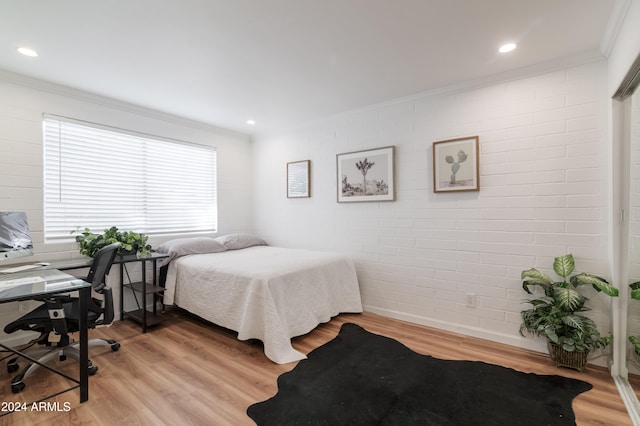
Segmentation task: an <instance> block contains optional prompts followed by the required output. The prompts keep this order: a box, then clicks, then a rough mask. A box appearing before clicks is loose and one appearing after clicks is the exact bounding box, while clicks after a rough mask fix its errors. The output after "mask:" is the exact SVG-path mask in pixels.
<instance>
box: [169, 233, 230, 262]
mask: <svg viewBox="0 0 640 426" xmlns="http://www.w3.org/2000/svg"><path fill="white" fill-rule="evenodd" d="M225 250H227V248H226V247H225V246H224V245H223V244H222V243H221V242H219V241H216V239H214V238H210V237H191V238H176V239H173V240H169V241H166V242H164V243H162V244H161V245H159V246H158V247H157V248H156V251H157V252H158V253H163V254H168V255H169V257H168V258H166V259H162V261H161V262H160V265H161V266H164V265H166V264H168V263H169V262H171V261H172V260H173V259H176V258H178V257H181V256H186V255H188V254H202V253H219V252H221V251H225Z"/></svg>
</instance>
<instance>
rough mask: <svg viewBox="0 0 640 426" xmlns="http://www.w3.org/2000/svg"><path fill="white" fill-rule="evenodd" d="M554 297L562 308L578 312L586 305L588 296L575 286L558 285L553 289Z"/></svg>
mask: <svg viewBox="0 0 640 426" xmlns="http://www.w3.org/2000/svg"><path fill="white" fill-rule="evenodd" d="M553 297H554V299H555V301H556V303H557V304H558V307H560V309H564V310H567V311H570V312H576V311H577V310H579V309H580V308H582V307H583V306H584V302H586V300H587V299H586V298H585V297H584V296H583V295H581V294H580V293H578V292H577V291H576V289H575V288H573V287H556V288H554V289H553Z"/></svg>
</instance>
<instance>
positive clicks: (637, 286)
mask: <svg viewBox="0 0 640 426" xmlns="http://www.w3.org/2000/svg"><path fill="white" fill-rule="evenodd" d="M629 288H630V289H631V299H633V300H640V281H636V282H634V283H632V284H629ZM629 342H631V345H632V346H633V351H634V352H635V353H636V355H638V356H640V337H638V336H629Z"/></svg>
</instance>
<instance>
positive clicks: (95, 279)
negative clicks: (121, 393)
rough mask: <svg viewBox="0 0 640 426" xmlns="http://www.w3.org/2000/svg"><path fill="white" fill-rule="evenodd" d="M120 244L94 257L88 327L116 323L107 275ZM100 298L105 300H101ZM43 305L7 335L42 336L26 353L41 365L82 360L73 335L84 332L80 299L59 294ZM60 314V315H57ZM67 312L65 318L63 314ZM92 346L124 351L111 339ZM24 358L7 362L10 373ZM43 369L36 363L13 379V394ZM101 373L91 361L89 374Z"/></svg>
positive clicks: (12, 325)
mask: <svg viewBox="0 0 640 426" xmlns="http://www.w3.org/2000/svg"><path fill="white" fill-rule="evenodd" d="M119 247H120V243H113V244H110V245H108V246H106V247H103V248H102V249H100V250H98V252H97V253H96V254H95V255H94V257H93V262H92V264H91V268H90V269H89V274H88V275H87V276H86V277H84V278H82V279H83V280H85V281H87V282H89V283H91V286H92V289H93V293H94V294H92V297H91V298H90V300H89V304H88V314H87V326H88V327H89V328H96V327H97V326H101V325H108V324H111V322H113V317H114V308H113V294H112V291H111V287H109V286H107V285H106V283H105V276H106V275H107V274H108V273H109V270H110V269H111V265H112V264H113V260H114V258H115V256H116V252H117V251H118V248H119ZM98 296H100V297H101V299H100V298H98ZM44 302H45V303H43V304H42V305H40V306H38V307H37V308H36V309H34V310H33V311H31V312H29V313H28V314H26V315H24V316H23V317H21V318H19V319H17V320H15V321H13V322H12V323H10V324H8V325H7V326H6V327H5V328H4V332H5V333H7V334H10V333H14V332H16V331H18V330H26V331H35V332H38V333H40V336H39V337H37V338H36V339H34V340H33V342H35V343H38V344H39V345H41V347H38V348H36V349H33V350H30V351H27V352H26V354H27V355H29V356H30V357H32V358H34V359H37V360H38V362H41V363H43V364H46V363H47V362H49V361H51V360H52V359H55V358H56V357H59V359H60V360H61V361H63V360H65V359H66V358H67V356H70V357H71V358H73V359H75V360H79V359H80V344H79V343H78V342H73V341H72V339H71V338H70V336H69V333H73V332H76V331H79V329H80V300H79V299H78V298H77V297H71V296H69V295H55V296H52V297H50V298H47V299H45V301H44ZM56 312H57V313H58V316H56V314H54V313H56ZM60 312H64V316H62V315H59V313H60ZM88 345H89V346H98V345H108V346H111V350H113V351H117V350H118V349H120V344H119V343H118V342H116V341H115V340H111V339H91V340H89V342H88ZM20 359H23V358H21V357H16V358H13V359H11V360H9V362H8V363H7V371H8V372H9V373H13V372H16V371H18V369H19V367H18V361H20ZM38 367H40V365H39V364H36V363H32V364H29V365H28V366H27V367H25V369H24V370H22V372H21V373H20V374H18V375H17V376H15V377H14V378H13V379H12V380H11V391H12V392H13V393H18V392H20V391H21V390H22V389H24V387H25V384H24V379H26V378H27V377H28V376H30V375H31V374H32V373H33V372H34V371H36V370H37V369H38ZM97 371H98V367H97V366H96V365H94V364H93V363H92V362H91V361H89V374H90V375H93V374H95V373H96V372H97Z"/></svg>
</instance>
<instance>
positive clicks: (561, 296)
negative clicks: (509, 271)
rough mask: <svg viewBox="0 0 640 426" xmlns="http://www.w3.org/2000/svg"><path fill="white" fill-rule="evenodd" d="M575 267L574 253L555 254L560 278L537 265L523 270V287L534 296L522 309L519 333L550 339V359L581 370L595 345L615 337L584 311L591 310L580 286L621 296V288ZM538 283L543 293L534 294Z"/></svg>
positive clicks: (555, 265) (557, 272) (597, 346)
mask: <svg viewBox="0 0 640 426" xmlns="http://www.w3.org/2000/svg"><path fill="white" fill-rule="evenodd" d="M574 269H575V261H574V259H573V255H571V254H567V255H564V256H560V257H556V258H555V259H554V261H553V270H554V272H555V273H556V274H557V275H558V276H559V277H560V278H561V280H560V281H556V280H553V279H552V278H551V277H549V276H548V275H546V274H544V273H542V272H540V271H538V270H537V269H535V268H532V269H527V270H526V271H522V280H523V281H522V288H523V289H524V291H525V292H527V294H530V295H533V296H534V297H532V298H530V299H527V300H526V303H529V304H531V305H532V307H531V308H530V309H527V310H524V311H522V312H521V318H522V324H521V325H520V334H521V335H522V336H524V332H525V331H526V332H529V333H532V334H535V335H538V336H544V337H545V338H546V339H547V346H548V348H549V354H550V355H551V359H552V360H553V361H554V362H555V364H556V366H563V367H570V368H575V369H577V370H580V371H582V370H583V369H584V367H585V366H586V364H587V355H588V354H589V352H590V351H591V350H592V349H596V348H604V347H605V346H607V345H608V344H609V343H611V341H612V340H613V335H612V334H611V333H608V334H607V335H606V336H601V335H600V332H599V331H598V327H597V325H596V323H595V322H594V321H593V320H592V319H591V318H589V317H587V316H585V315H583V314H582V313H583V312H586V311H588V310H589V308H588V307H587V306H585V303H586V302H587V300H588V299H587V298H586V297H585V296H583V295H582V294H581V293H580V292H579V291H578V287H581V286H591V287H592V288H593V289H595V290H596V292H598V293H600V292H602V293H604V294H606V295H608V296H612V297H615V296H618V289H617V288H615V287H613V286H612V285H610V284H609V283H608V282H607V281H606V280H605V279H604V278H601V277H597V276H595V275H590V274H585V273H580V274H577V275H574V276H571V274H572V273H573V271H574ZM535 286H538V287H540V288H541V289H542V290H543V291H544V294H540V293H538V294H534V293H533V292H532V291H531V287H535Z"/></svg>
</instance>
